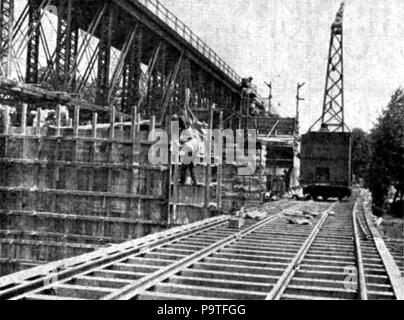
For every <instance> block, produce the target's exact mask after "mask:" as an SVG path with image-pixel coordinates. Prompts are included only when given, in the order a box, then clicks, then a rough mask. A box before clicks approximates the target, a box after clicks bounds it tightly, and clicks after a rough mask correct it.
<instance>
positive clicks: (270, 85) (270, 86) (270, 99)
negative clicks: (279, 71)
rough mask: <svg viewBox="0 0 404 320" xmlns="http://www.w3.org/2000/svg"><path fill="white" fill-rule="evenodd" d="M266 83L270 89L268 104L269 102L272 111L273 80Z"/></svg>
mask: <svg viewBox="0 0 404 320" xmlns="http://www.w3.org/2000/svg"><path fill="white" fill-rule="evenodd" d="M265 84H266V85H267V87H268V89H269V96H268V104H269V111H271V109H272V98H273V96H272V82H270V83H267V82H265Z"/></svg>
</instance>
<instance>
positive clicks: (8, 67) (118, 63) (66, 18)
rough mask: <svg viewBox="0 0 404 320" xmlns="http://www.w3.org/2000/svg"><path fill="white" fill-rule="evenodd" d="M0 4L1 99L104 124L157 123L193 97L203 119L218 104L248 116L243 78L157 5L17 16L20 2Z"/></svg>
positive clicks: (117, 4) (30, 5)
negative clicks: (134, 119)
mask: <svg viewBox="0 0 404 320" xmlns="http://www.w3.org/2000/svg"><path fill="white" fill-rule="evenodd" d="M0 4H1V17H0V19H1V20H0V28H1V30H0V31H1V39H0V40H1V44H2V46H1V47H2V48H1V52H0V58H1V71H0V72H1V86H0V94H1V97H3V100H2V103H5V100H4V97H6V96H7V97H8V98H7V103H10V102H12V101H13V99H14V101H15V103H16V104H20V103H27V104H29V105H30V106H32V107H35V108H37V107H41V105H43V104H46V106H47V107H49V106H52V105H53V106H56V105H57V104H63V105H67V106H68V107H69V108H70V109H71V110H73V109H72V108H74V107H75V106H80V107H81V108H82V109H90V111H93V112H94V111H96V112H100V111H104V113H103V114H104V115H105V116H104V119H105V121H109V116H108V114H112V113H113V112H116V116H120V117H123V118H124V119H128V120H129V119H130V118H131V116H132V113H133V109H134V108H137V111H138V112H139V113H140V114H142V116H144V117H150V116H152V115H156V116H157V118H158V119H157V120H158V123H159V124H163V123H164V118H165V117H166V116H167V115H169V114H170V113H173V112H175V111H177V110H178V109H180V108H182V107H183V105H184V103H185V101H186V99H189V100H190V101H189V104H190V107H191V108H192V109H193V110H194V111H195V112H197V114H198V116H199V117H200V118H201V120H205V121H207V120H208V119H209V114H210V108H211V107H212V105H217V106H218V108H216V111H218V112H219V111H223V112H224V114H225V118H228V116H229V115H232V114H236V115H237V116H240V117H242V116H243V114H244V115H246V114H248V112H247V109H248V106H249V105H250V103H251V102H249V101H247V102H245V101H244V100H245V99H243V98H242V93H241V90H240V83H241V78H240V77H239V76H238V75H237V74H236V73H235V72H234V70H233V69H231V68H230V67H229V66H228V65H227V64H226V63H225V62H224V61H223V60H222V59H221V58H220V57H218V55H217V54H216V53H215V52H214V51H213V50H212V49H210V48H209V47H208V46H207V45H206V44H205V43H204V42H203V41H202V40H201V39H200V38H198V37H197V36H196V35H195V34H194V33H193V32H192V31H191V30H190V29H189V28H188V27H187V26H185V25H184V24H183V23H181V21H179V20H178V18H176V17H175V16H174V15H173V14H172V13H170V12H169V11H168V10H167V9H166V8H165V7H164V6H163V5H161V4H160V3H159V2H158V1H157V0H154V1H143V0H125V1H118V0H109V1H100V0H85V1H79V0H66V1H62V0H26V6H25V8H24V10H23V11H22V12H21V13H20V15H19V16H18V17H17V19H15V20H14V18H13V17H14V15H15V12H14V0H1V1H0ZM50 7H52V8H56V10H54V11H55V12H51V11H49V8H50ZM47 20H49V21H50V20H56V23H55V25H54V26H53V27H52V28H50V27H49V26H48V27H46V24H47ZM52 32H53V33H56V34H54V35H53V37H54V39H55V40H54V41H51V40H50V39H51V38H52ZM54 42H56V44H55V43H54ZM15 80H17V81H15ZM27 85H28V86H29V87H28V89H25V90H21V86H27ZM44 90H45V91H44ZM187 92H188V93H187ZM61 93H63V98H61ZM187 95H188V96H189V97H188V98H187ZM1 97H0V98H1ZM9 97H12V98H11V100H10V99H9ZM256 100H257V102H258V103H261V102H262V101H259V97H258V98H257V99H256ZM240 106H241V107H240ZM113 108H114V111H113V110H112V109H113ZM232 119H233V120H231V121H232V122H236V123H235V124H232V123H230V125H235V126H237V125H238V124H237V122H238V120H237V119H240V118H238V117H233V118H232ZM100 120H102V118H101V119H100Z"/></svg>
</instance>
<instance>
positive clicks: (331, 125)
mask: <svg viewBox="0 0 404 320" xmlns="http://www.w3.org/2000/svg"><path fill="white" fill-rule="evenodd" d="M343 15H344V3H342V5H341V8H340V10H339V11H338V13H337V17H336V19H335V21H334V23H333V24H332V26H331V39H330V48H329V55H328V61H327V73H326V84H325V93H324V102H323V112H322V115H321V118H320V119H319V120H318V121H317V122H316V123H315V124H314V125H313V127H314V126H316V125H317V124H318V123H320V122H321V127H322V129H323V130H330V131H345V130H346V129H347V126H346V125H345V119H344V49H343ZM313 127H312V128H313ZM312 128H311V129H312ZM348 130H349V129H348Z"/></svg>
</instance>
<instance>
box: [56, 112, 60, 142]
mask: <svg viewBox="0 0 404 320" xmlns="http://www.w3.org/2000/svg"><path fill="white" fill-rule="evenodd" d="M60 127H61V121H60V105H59V104H58V105H57V106H56V136H57V137H60V134H61V130H60Z"/></svg>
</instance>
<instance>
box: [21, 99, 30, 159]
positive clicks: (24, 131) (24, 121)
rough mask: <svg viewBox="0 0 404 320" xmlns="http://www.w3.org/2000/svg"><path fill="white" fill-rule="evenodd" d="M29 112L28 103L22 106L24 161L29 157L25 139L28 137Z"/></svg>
mask: <svg viewBox="0 0 404 320" xmlns="http://www.w3.org/2000/svg"><path fill="white" fill-rule="evenodd" d="M27 110H28V106H27V104H26V103H23V104H22V110H21V134H22V136H23V138H22V157H23V159H25V158H26V156H27V150H26V148H27V140H26V139H25V136H26V135H27Z"/></svg>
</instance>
